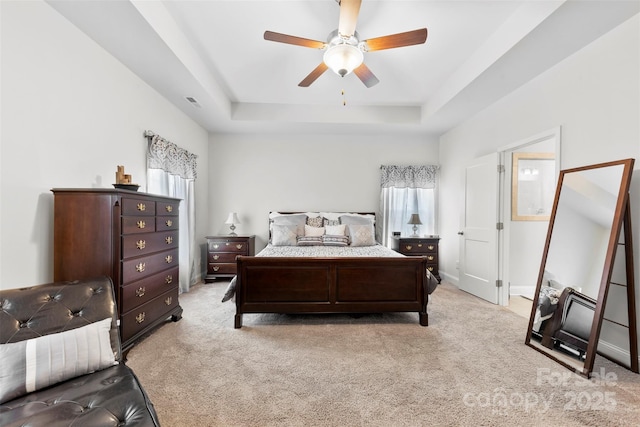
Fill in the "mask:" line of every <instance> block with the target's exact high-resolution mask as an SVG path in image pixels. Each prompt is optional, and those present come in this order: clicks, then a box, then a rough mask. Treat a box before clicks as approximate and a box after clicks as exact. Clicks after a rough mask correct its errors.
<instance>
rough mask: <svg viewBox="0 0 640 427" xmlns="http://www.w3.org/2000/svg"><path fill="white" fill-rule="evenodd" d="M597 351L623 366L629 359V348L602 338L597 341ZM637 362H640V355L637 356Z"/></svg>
mask: <svg viewBox="0 0 640 427" xmlns="http://www.w3.org/2000/svg"><path fill="white" fill-rule="evenodd" d="M598 353H600V354H601V355H603V356H605V357H609V358H611V359H613V360H614V361H616V363H618V364H623V366H624V363H626V361H627V360H629V361H630V360H631V354H630V353H629V350H626V349H624V348H622V347H618V346H617V345H614V344H611V343H609V342H607V341H603V340H600V341H598ZM638 363H639V364H640V357H638Z"/></svg>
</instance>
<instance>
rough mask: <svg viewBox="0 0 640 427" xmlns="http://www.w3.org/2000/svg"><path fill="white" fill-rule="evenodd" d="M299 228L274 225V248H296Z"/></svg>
mask: <svg viewBox="0 0 640 427" xmlns="http://www.w3.org/2000/svg"><path fill="white" fill-rule="evenodd" d="M297 229H298V226H297V225H294V224H291V225H278V224H273V230H271V244H272V245H273V246H296V244H297V238H298V233H297Z"/></svg>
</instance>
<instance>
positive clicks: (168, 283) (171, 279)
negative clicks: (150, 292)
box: [164, 275, 173, 285]
mask: <svg viewBox="0 0 640 427" xmlns="http://www.w3.org/2000/svg"><path fill="white" fill-rule="evenodd" d="M164 282H165V283H166V284H167V285H170V284H171V282H173V276H172V275H168V276H167V277H165V278H164Z"/></svg>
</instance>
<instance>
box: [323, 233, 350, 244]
mask: <svg viewBox="0 0 640 427" xmlns="http://www.w3.org/2000/svg"><path fill="white" fill-rule="evenodd" d="M322 244H323V245H325V246H349V238H348V237H347V236H344V235H342V236H336V235H330V234H325V235H324V236H322Z"/></svg>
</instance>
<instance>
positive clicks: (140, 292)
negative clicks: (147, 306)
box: [136, 286, 147, 297]
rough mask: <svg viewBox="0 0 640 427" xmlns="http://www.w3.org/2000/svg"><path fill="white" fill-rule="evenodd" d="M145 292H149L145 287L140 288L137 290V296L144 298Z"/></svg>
mask: <svg viewBox="0 0 640 427" xmlns="http://www.w3.org/2000/svg"><path fill="white" fill-rule="evenodd" d="M145 292H147V290H146V289H145V288H144V286H140V287H139V288H138V289H136V296H137V297H143V296H144V294H145Z"/></svg>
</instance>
